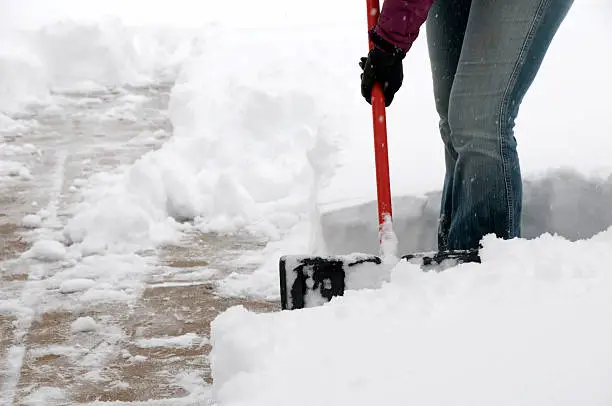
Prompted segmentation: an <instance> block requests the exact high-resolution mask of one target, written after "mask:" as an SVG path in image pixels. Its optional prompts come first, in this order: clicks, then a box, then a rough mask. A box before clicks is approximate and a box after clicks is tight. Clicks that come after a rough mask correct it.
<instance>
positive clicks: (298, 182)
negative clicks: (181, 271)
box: [66, 28, 359, 247]
mask: <svg viewBox="0 0 612 406" xmlns="http://www.w3.org/2000/svg"><path fill="white" fill-rule="evenodd" d="M343 35H346V34H343V33H342V30H323V29H321V30H317V31H316V32H315V31H312V30H306V31H305V32H302V31H300V30H296V32H286V31H284V30H281V29H271V30H238V29H226V28H218V29H215V30H212V29H211V30H210V31H209V32H208V34H207V36H206V37H205V41H206V44H207V45H206V48H205V49H206V52H205V53H204V54H203V55H202V56H201V57H199V58H193V59H192V60H190V62H189V63H187V64H186V65H185V66H184V69H183V71H182V72H181V74H180V76H179V78H178V79H177V83H176V85H175V87H174V89H173V93H172V99H171V104H170V115H171V118H172V122H173V127H174V136H173V138H172V139H171V140H169V141H168V142H166V143H165V144H164V145H163V146H162V147H161V148H160V149H159V150H156V151H153V152H150V153H148V154H146V155H145V156H143V157H142V158H141V159H139V160H138V161H137V162H136V163H135V164H134V165H132V166H130V167H127V168H125V171H124V172H123V173H121V174H119V175H117V176H106V175H104V176H99V177H97V179H96V180H94V182H98V181H99V182H98V184H97V186H98V187H93V186H94V185H95V183H92V184H91V185H90V186H91V187H90V188H86V189H85V191H84V194H85V202H84V203H83V204H82V206H81V208H80V209H79V210H78V214H77V215H76V216H75V217H74V219H73V220H72V221H70V223H69V224H68V225H67V227H66V235H67V236H68V238H69V240H71V241H73V242H78V243H83V244H84V245H96V246H100V245H101V246H109V247H112V246H115V247H125V246H126V243H127V244H130V243H137V244H138V243H141V242H147V241H148V242H150V243H155V242H157V241H158V238H156V236H158V237H160V238H163V237H164V236H165V235H168V234H171V233H172V231H173V230H177V229H180V228H181V226H180V224H179V223H182V222H185V221H193V222H194V224H195V225H196V226H197V227H198V228H199V229H201V230H202V231H206V232H208V231H214V232H235V231H238V230H247V231H249V232H252V233H255V234H259V235H265V236H267V237H268V238H270V239H271V240H278V239H279V238H280V237H281V236H282V234H283V233H285V232H286V231H287V230H290V229H291V228H292V227H295V226H297V225H299V224H301V223H302V222H303V221H305V220H307V219H308V216H310V215H311V214H312V213H311V209H312V208H313V207H314V205H315V203H316V192H317V190H318V188H319V187H320V185H322V184H323V183H324V182H325V181H326V179H327V177H329V175H330V174H331V173H332V171H333V154H334V151H335V145H334V144H335V143H337V142H339V140H341V139H343V138H348V137H349V136H352V134H351V132H350V130H351V128H352V127H351V126H350V125H345V124H344V123H349V122H350V121H351V120H350V118H351V117H352V113H351V108H354V107H355V105H356V104H357V103H358V102H359V99H358V98H357V97H356V92H358V91H359V90H358V88H355V87H354V86H350V85H351V84H350V83H348V82H347V81H346V80H344V79H343V76H344V70H343V69H350V70H355V67H354V66H353V65H355V64H354V63H353V62H354V61H352V60H348V59H346V58H344V57H343V56H342V55H339V54H337V53H336V52H333V50H332V49H331V47H330V46H329V45H327V46H326V45H325V43H326V38H329V37H333V36H335V37H337V38H338V40H342V39H343V38H344V37H343ZM245 39H248V44H249V45H248V46H245V45H244V44H245ZM352 43H353V44H355V41H353V42H352ZM270 44H276V46H277V49H275V52H274V53H272V54H271V53H269V52H268V49H269V47H270ZM348 44H350V42H348ZM298 45H299V46H298ZM349 46H350V45H349ZM317 48H318V49H321V50H322V52H324V53H325V54H326V58H327V62H325V63H322V62H321V60H320V56H319V55H318V52H315V49H317ZM355 52H357V51H355ZM212 61H214V63H212ZM338 66H342V67H343V69H340V70H337V69H335V67H338ZM348 66H350V68H348ZM356 69H358V68H356ZM354 73H355V74H357V72H356V71H355V72H354ZM323 89H334V92H338V93H339V94H351V93H352V94H353V95H354V96H355V97H352V98H351V100H352V101H351V102H347V103H345V104H342V103H340V104H339V103H338V100H337V99H336V98H335V97H334V95H333V94H329V92H327V91H326V90H323ZM103 177H107V179H103ZM111 206H112V207H116V208H117V210H113V211H110V212H109V211H108V207H111ZM115 228H116V230H115ZM155 230H157V231H158V232H155ZM305 238H306V239H307V238H308V235H306V236H305Z"/></svg>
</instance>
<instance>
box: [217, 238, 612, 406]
mask: <svg viewBox="0 0 612 406" xmlns="http://www.w3.org/2000/svg"><path fill="white" fill-rule="evenodd" d="M484 245H485V248H484V249H483V251H482V257H483V261H484V262H483V263H482V264H463V265H460V266H458V267H456V268H452V269H449V270H447V271H444V272H441V273H435V272H427V273H425V272H421V271H420V270H419V269H418V268H417V267H416V266H413V265H409V264H406V263H400V264H399V265H398V266H397V267H396V268H395V269H394V270H393V273H392V278H391V281H390V282H389V283H388V284H386V285H384V286H383V287H382V288H381V289H378V290H363V291H350V292H348V293H347V294H346V295H345V296H344V297H342V298H337V299H335V300H333V301H332V302H331V303H329V304H327V305H325V306H322V307H317V308H310V309H304V310H298V311H285V312H276V313H271V314H255V313H251V312H249V311H247V310H245V309H244V308H243V307H233V308H230V309H229V310H228V311H226V312H225V313H223V314H221V315H220V316H219V317H217V318H216V319H215V320H214V321H213V323H212V332H211V344H212V346H213V349H212V353H211V361H212V374H213V379H214V393H215V400H217V401H219V403H220V404H222V405H224V406H238V405H249V406H259V405H262V406H263V405H266V406H274V405H279V406H280V405H286V404H287V403H288V402H289V403H291V404H292V405H305V406H306V405H308V406H314V405H322V406H323V405H329V404H342V405H348V404H350V405H355V406H358V405H373V404H385V405H406V404H418V405H421V406H427V405H441V404H466V405H467V404H469V405H474V406H478V405H483V406H484V405H492V404H495V405H518V404H520V405H526V406H531V405H538V406H544V405H551V406H552V405H555V406H562V405H568V406H569V405H577V404H589V405H593V406H598V405H601V406H604V405H609V404H610V402H611V401H612V389H611V387H610V381H611V380H612V349H611V348H610V345H609V343H610V340H612V327H610V323H608V322H607V321H608V320H610V317H612V301H611V300H610V291H611V289H612V274H611V273H610V263H612V250H610V247H611V246H612V229H611V230H608V231H607V232H604V233H601V234H599V235H597V236H596V237H594V238H593V239H591V240H588V241H580V242H569V241H567V240H564V239H562V238H559V237H552V236H548V235H547V236H542V237H541V238H538V239H536V240H533V241H526V240H515V241H511V242H507V241H500V240H495V239H492V238H487V239H486V241H485V244H484ZM271 388H272V389H271Z"/></svg>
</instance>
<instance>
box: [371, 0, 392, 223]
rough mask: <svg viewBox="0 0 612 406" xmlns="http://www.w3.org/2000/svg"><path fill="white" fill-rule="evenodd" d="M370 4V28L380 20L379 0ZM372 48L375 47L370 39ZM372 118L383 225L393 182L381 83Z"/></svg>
mask: <svg viewBox="0 0 612 406" xmlns="http://www.w3.org/2000/svg"><path fill="white" fill-rule="evenodd" d="M366 1H367V4H368V30H371V29H372V28H373V27H374V26H375V25H376V23H377V21H378V16H379V14H380V9H379V3H378V0H366ZM369 43H370V49H372V48H373V47H374V44H373V43H372V41H369ZM372 118H373V121H374V159H375V162H376V190H377V196H378V224H379V226H382V224H383V223H384V221H385V218H386V217H389V220H391V217H392V213H391V183H390V180H389V152H388V149H387V118H386V114H385V98H384V96H383V92H382V87H381V86H380V84H379V83H375V84H374V88H373V89H372Z"/></svg>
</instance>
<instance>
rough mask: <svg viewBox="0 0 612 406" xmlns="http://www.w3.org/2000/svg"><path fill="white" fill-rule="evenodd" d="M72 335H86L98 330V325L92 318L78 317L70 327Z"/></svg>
mask: <svg viewBox="0 0 612 406" xmlns="http://www.w3.org/2000/svg"><path fill="white" fill-rule="evenodd" d="M70 328H71V330H72V331H73V332H74V333H88V332H92V331H96V330H98V328H99V327H98V323H96V321H95V320H94V319H93V318H92V317H89V316H87V317H79V318H78V319H76V320H75V321H74V322H72V324H71V325H70Z"/></svg>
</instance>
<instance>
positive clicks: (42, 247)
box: [24, 240, 66, 261]
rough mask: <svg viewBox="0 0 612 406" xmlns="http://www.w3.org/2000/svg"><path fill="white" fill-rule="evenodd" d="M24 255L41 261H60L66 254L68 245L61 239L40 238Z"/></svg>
mask: <svg viewBox="0 0 612 406" xmlns="http://www.w3.org/2000/svg"><path fill="white" fill-rule="evenodd" d="M24 255H25V256H27V257H31V258H34V259H38V260H40V261H59V260H62V259H64V257H65V256H66V247H65V246H64V244H62V243H61V242H59V241H55V240H39V241H36V242H35V243H34V245H33V246H32V248H30V250H28V251H27V252H26V253H25V254H24Z"/></svg>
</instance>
